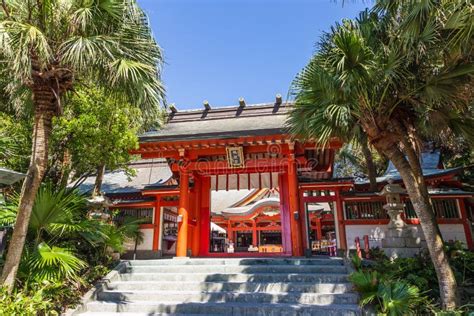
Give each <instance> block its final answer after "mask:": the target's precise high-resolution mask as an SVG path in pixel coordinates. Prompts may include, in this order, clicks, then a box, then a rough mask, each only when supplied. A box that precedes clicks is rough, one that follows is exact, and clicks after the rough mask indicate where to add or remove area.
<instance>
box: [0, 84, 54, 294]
mask: <svg viewBox="0 0 474 316" xmlns="http://www.w3.org/2000/svg"><path fill="white" fill-rule="evenodd" d="M33 100H34V104H35V118H34V127H33V145H32V154H31V160H30V166H29V167H28V172H27V173H26V178H25V181H24V182H23V187H22V189H21V195H20V203H19V208H18V215H17V218H16V223H15V227H14V229H13V235H12V238H11V240H10V245H9V247H8V252H7V257H6V260H5V265H4V267H3V272H2V277H1V282H2V283H3V285H4V286H6V287H7V288H8V290H9V291H11V290H12V289H13V287H14V285H15V278H16V273H17V271H18V266H19V264H20V260H21V255H22V253H23V247H24V245H25V240H26V233H27V232H28V224H29V222H30V217H31V211H32V209H33V204H34V202H35V198H36V194H37V192H38V189H39V187H40V184H41V181H42V179H43V176H44V173H45V171H46V167H47V164H48V142H49V138H50V136H51V127H52V126H51V125H52V118H53V116H54V114H55V109H56V98H55V96H54V94H53V92H52V91H51V89H50V88H49V87H48V86H41V87H34V88H33Z"/></svg>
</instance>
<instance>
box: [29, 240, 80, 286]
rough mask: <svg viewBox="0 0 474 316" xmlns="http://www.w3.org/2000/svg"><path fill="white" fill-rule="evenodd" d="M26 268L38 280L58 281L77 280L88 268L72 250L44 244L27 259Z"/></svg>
mask: <svg viewBox="0 0 474 316" xmlns="http://www.w3.org/2000/svg"><path fill="white" fill-rule="evenodd" d="M26 266H27V267H28V268H29V269H30V275H31V276H32V277H33V278H34V279H36V280H39V281H42V280H50V281H57V280H61V279H64V278H68V279H74V278H76V277H77V273H78V272H79V271H80V270H81V269H82V268H84V267H86V263H85V262H84V261H82V260H80V259H79V258H77V257H76V256H75V255H74V254H73V253H72V251H71V250H70V249H66V248H60V247H55V246H53V247H50V246H49V245H48V244H46V243H44V242H43V243H40V244H39V245H38V247H37V249H35V250H34V251H33V252H32V253H31V254H30V256H29V257H28V258H27V261H26Z"/></svg>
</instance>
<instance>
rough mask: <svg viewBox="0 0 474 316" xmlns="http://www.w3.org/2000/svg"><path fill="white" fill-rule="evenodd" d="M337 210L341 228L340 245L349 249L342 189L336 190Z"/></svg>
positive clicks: (338, 224)
mask: <svg viewBox="0 0 474 316" xmlns="http://www.w3.org/2000/svg"><path fill="white" fill-rule="evenodd" d="M336 212H337V223H336V225H337V227H338V228H339V236H337V238H339V245H340V248H341V249H343V250H347V241H346V227H345V226H344V206H343V204H342V197H341V191H340V190H336Z"/></svg>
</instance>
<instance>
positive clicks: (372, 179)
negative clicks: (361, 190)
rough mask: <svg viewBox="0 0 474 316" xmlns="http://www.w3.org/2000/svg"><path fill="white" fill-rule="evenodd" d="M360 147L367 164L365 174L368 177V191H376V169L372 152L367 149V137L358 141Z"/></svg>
mask: <svg viewBox="0 0 474 316" xmlns="http://www.w3.org/2000/svg"><path fill="white" fill-rule="evenodd" d="M360 148H361V151H362V154H363V155H364V159H365V163H366V165H367V176H368V177H369V183H370V187H369V189H370V191H372V192H376V191H377V190H378V188H377V170H376V169H375V164H374V159H373V157H372V152H371V151H370V149H369V145H368V143H367V139H363V140H362V141H361V142H360Z"/></svg>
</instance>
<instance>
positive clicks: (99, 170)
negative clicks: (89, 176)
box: [92, 165, 105, 197]
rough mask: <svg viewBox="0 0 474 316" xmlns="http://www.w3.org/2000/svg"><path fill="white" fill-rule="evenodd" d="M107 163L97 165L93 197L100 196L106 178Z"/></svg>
mask: <svg viewBox="0 0 474 316" xmlns="http://www.w3.org/2000/svg"><path fill="white" fill-rule="evenodd" d="M104 174H105V165H101V166H99V167H97V176H96V178H95V184H94V189H93V190H92V197H94V196H99V195H100V190H101V188H102V182H103V180H104Z"/></svg>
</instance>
